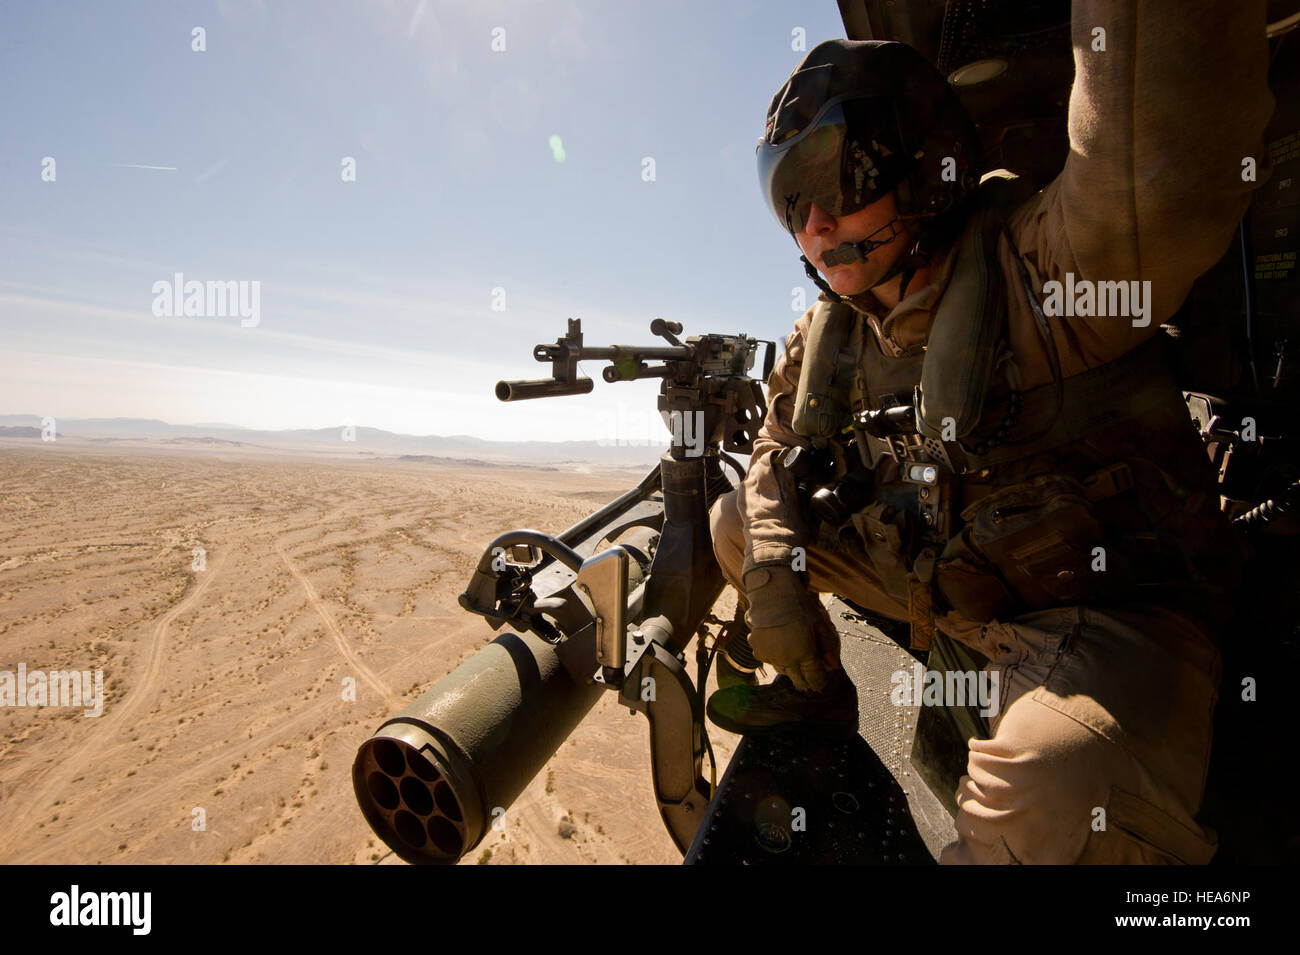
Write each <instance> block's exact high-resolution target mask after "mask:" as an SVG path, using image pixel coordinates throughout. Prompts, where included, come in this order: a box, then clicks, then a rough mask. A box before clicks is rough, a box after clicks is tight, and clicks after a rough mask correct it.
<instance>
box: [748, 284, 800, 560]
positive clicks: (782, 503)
mask: <svg viewBox="0 0 1300 955" xmlns="http://www.w3.org/2000/svg"><path fill="white" fill-rule="evenodd" d="M812 313H813V310H812V309H811V308H810V309H808V311H806V312H804V314H803V317H802V318H800V319H799V320H798V321H796V322H795V323H794V333H793V334H792V335H791V336H790V337H789V338H788V339H786V347H785V352H784V353H783V354H782V355H780V356H779V357H778V358H777V360H776V364H775V365H774V367H773V368H772V377H771V378H769V379H768V387H767V416H766V417H765V418H764V419H763V426H762V427H761V428H759V430H758V435H757V436H756V437H755V439H754V452H753V454H752V455H751V457H750V462H749V472H748V474H746V476H745V480H744V482H743V483H742V484H741V486H740V489H739V492H738V495H737V496H738V498H739V500H738V505H739V507H740V512H741V514H742V515H744V522H745V556H746V558H749V559H750V563H751V564H764V563H767V564H772V563H781V564H785V565H787V566H788V565H789V564H790V563H791V562H792V560H793V553H792V551H793V548H795V547H804V548H807V547H808V546H809V545H810V542H811V540H812V535H811V533H810V532H809V529H808V526H807V524H806V523H805V522H804V520H803V518H802V517H801V516H800V514H799V506H798V501H797V498H796V493H797V492H796V489H795V481H794V478H793V476H791V475H790V474H789V473H788V472H787V471H785V469H784V468H782V467H781V465H780V464H779V463H778V462H777V460H776V458H777V457H778V455H780V454H781V453H782V452H783V451H785V449H786V448H790V447H801V448H809V449H811V448H812V443H811V442H810V441H809V440H808V439H807V438H805V437H803V436H802V435H799V434H796V433H795V431H794V429H793V427H792V426H791V418H792V416H793V415H794V405H795V394H796V393H797V391H798V389H799V371H800V368H801V367H802V361H803V353H804V342H805V341H807V338H808V326H809V324H810V323H811V321H812Z"/></svg>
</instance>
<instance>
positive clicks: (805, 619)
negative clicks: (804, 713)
mask: <svg viewBox="0 0 1300 955" xmlns="http://www.w3.org/2000/svg"><path fill="white" fill-rule="evenodd" d="M742 583H743V584H744V585H745V596H746V598H747V600H748V603H749V609H748V610H747V611H746V612H745V622H746V623H747V624H749V631H750V633H749V644H750V646H752V647H753V648H754V655H755V656H756V657H758V658H759V659H760V660H762V661H763V662H764V663H770V664H771V665H772V666H773V668H774V669H775V670H776V671H777V672H778V673H781V674H783V675H785V676H786V677H788V678H789V679H790V682H791V683H793V684H794V688H795V689H796V690H799V691H800V692H803V693H808V692H817V691H820V690H821V689H823V688H824V687H825V686H826V681H827V679H828V673H829V671H830V670H837V669H839V666H840V638H839V634H838V633H837V632H836V630H835V626H834V624H832V623H831V618H830V614H828V613H827V612H826V608H825V607H823V606H822V603H821V601H820V600H819V599H817V596H816V595H815V594H813V593H812V592H811V591H809V590H808V588H807V587H806V586H804V583H803V580H802V579H801V578H800V577H799V575H798V574H797V573H795V571H794V570H792V569H791V568H790V567H789V566H787V565H785V564H769V565H765V566H762V567H751V568H749V569H748V570H746V571H745V573H744V576H743V578H742Z"/></svg>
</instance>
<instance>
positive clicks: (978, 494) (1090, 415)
mask: <svg viewBox="0 0 1300 955" xmlns="http://www.w3.org/2000/svg"><path fill="white" fill-rule="evenodd" d="M1008 208H1009V204H1008V202H1007V201H1006V199H1005V193H1003V194H1002V195H999V194H998V193H997V192H996V191H994V192H992V193H991V194H990V193H987V192H986V194H985V197H984V201H983V202H982V203H981V205H980V206H979V207H978V208H977V211H976V212H975V213H974V215H973V216H972V221H971V223H970V224H969V225H968V227H967V229H966V230H965V231H964V232H963V235H962V238H961V239H960V240H959V243H958V245H957V248H956V249H955V254H956V256H957V258H956V261H955V262H954V263H953V270H952V275H951V277H950V284H949V285H948V287H947V289H946V290H945V292H944V295H943V296H942V298H941V299H940V301H939V303H938V305H937V306H936V309H935V313H934V316H933V318H932V323H931V328H930V333H929V336H928V338H927V342H926V346H925V348H924V349H920V348H917V349H915V352H916V353H915V354H908V355H904V356H902V357H897V358H895V357H893V356H889V355H886V354H884V353H883V352H882V351H881V349H880V347H879V343H878V341H877V339H876V336H875V334H873V332H872V330H871V329H869V328H866V327H865V322H863V321H862V319H861V316H859V315H858V314H857V313H856V312H855V311H853V310H852V309H851V307H850V306H848V305H844V304H832V303H830V302H827V301H822V302H819V303H818V305H817V307H816V309H815V311H814V314H813V318H812V324H811V326H810V331H809V340H808V345H807V348H806V350H805V356H804V365H803V368H802V371H801V380H800V386H799V393H798V395H797V396H796V405H795V430H797V431H800V432H801V433H804V434H806V435H808V436H809V437H811V438H813V439H814V443H823V444H824V443H826V442H827V439H831V438H833V437H835V436H836V435H839V436H847V434H848V433H849V429H852V434H853V437H854V442H855V444H856V447H857V449H858V452H859V454H860V456H861V459H862V463H863V464H864V465H865V466H866V467H869V468H871V469H872V471H871V487H872V494H871V496H870V501H871V503H870V504H869V505H868V506H867V507H865V508H864V509H863V510H861V511H859V512H857V513H856V514H854V515H853V516H852V519H851V523H852V526H853V528H854V529H855V530H856V532H857V535H858V536H859V537H860V538H861V541H862V544H863V547H864V549H865V551H866V554H867V556H868V557H869V559H870V560H871V563H872V565H873V567H874V568H875V570H876V571H877V572H878V573H879V574H880V576H881V579H882V581H883V584H884V586H885V588H886V590H887V591H888V592H889V593H890V595H891V596H892V597H894V598H895V599H896V600H898V601H899V602H900V603H902V604H903V605H904V606H907V607H908V608H909V616H910V622H911V625H912V647H913V649H918V650H919V649H926V648H928V646H929V643H930V639H931V637H932V635H933V633H934V629H935V625H934V618H935V616H936V615H942V614H945V613H947V612H948V611H950V610H951V611H956V613H957V614H959V615H960V616H961V617H963V618H966V619H967V620H970V621H974V622H977V623H987V622H989V621H991V620H995V619H1001V620H1006V619H1012V618H1014V617H1016V616H1018V615H1020V614H1024V613H1028V612H1031V611H1034V610H1041V609H1045V608H1048V607H1055V606H1068V605H1074V604H1089V605H1123V604H1125V603H1129V602H1132V603H1143V604H1158V605H1164V606H1170V607H1171V608H1173V609H1177V610H1179V611H1180V612H1183V613H1186V614H1189V615H1193V616H1195V617H1196V618H1197V619H1199V620H1201V621H1203V622H1204V623H1205V624H1206V625H1207V629H1209V630H1211V631H1214V630H1216V629H1218V628H1219V627H1221V626H1222V625H1223V624H1224V623H1226V622H1227V619H1228V617H1229V614H1230V612H1231V597H1232V594H1233V592H1234V591H1235V589H1236V586H1237V584H1238V582H1239V574H1240V568H1241V563H1242V561H1243V553H1242V550H1241V545H1240V542H1239V539H1238V538H1237V536H1236V535H1235V533H1234V532H1233V531H1232V528H1231V526H1230V525H1229V523H1228V521H1227V519H1226V517H1225V516H1224V515H1223V514H1222V513H1221V511H1220V509H1219V498H1218V489H1217V481H1216V478H1215V473H1214V470H1213V467H1212V465H1211V463H1210V460H1209V457H1208V455H1207V454H1206V452H1205V450H1204V447H1203V445H1202V443H1201V440H1200V437H1199V433H1198V431H1197V430H1196V428H1195V426H1194V422H1193V421H1192V419H1191V416H1190V414H1189V413H1188V410H1187V406H1186V404H1185V402H1184V399H1183V396H1182V392H1181V391H1180V389H1179V387H1178V384H1177V383H1176V382H1175V381H1174V379H1173V376H1172V373H1171V371H1170V367H1169V361H1168V358H1167V356H1166V353H1165V349H1166V348H1168V347H1169V343H1168V339H1167V336H1165V335H1163V334H1162V333H1160V334H1157V335H1156V336H1154V337H1153V338H1152V339H1151V340H1150V341H1148V342H1147V343H1146V344H1144V345H1142V346H1140V347H1138V348H1136V349H1134V350H1132V351H1131V352H1129V353H1127V354H1125V355H1123V356H1121V357H1120V358H1118V359H1116V360H1115V361H1112V362H1109V363H1107V364H1105V365H1102V366H1099V367H1097V368H1093V369H1090V370H1089V371H1087V372H1084V373H1083V374H1079V375H1075V376H1072V377H1070V378H1062V377H1061V375H1060V368H1059V358H1058V356H1057V355H1056V352H1055V346H1054V343H1053V342H1052V341H1051V331H1050V327H1049V326H1048V324H1047V322H1046V319H1045V318H1044V317H1043V316H1042V314H1041V312H1040V311H1036V312H1035V314H1036V319H1037V321H1038V324H1039V333H1040V335H1043V336H1045V337H1046V344H1047V346H1048V351H1049V355H1050V356H1051V357H1052V359H1053V363H1054V366H1055V371H1056V374H1055V379H1054V381H1053V382H1050V383H1048V384H1045V385H1042V386H1040V387H1037V388H1033V389H1030V390H1027V391H1022V390H1020V389H1019V387H1018V385H1019V380H1018V374H1017V371H1016V367H1015V363H1014V356H1013V355H1012V354H1011V353H1010V350H1009V348H1008V346H1007V344H1006V343H1007V341H1008V340H1009V337H1008V335H1007V319H1008V314H1009V313H1008V309H1007V295H1006V287H1005V284H1004V281H1005V280H1004V277H1003V274H1002V271H1001V267H1000V265H999V263H998V260H997V255H996V252H997V244H998V239H999V237H1000V236H1003V235H1005V238H1006V240H1007V241H1010V240H1011V237H1010V235H1009V234H1007V233H1006V230H1005V225H1004V223H1005V216H1006V210H1007V209H1008ZM1013 249H1014V246H1013ZM1016 255H1017V259H1019V254H1018V253H1017V254H1016ZM1020 278H1021V281H1022V282H1023V283H1024V285H1025V287H1026V292H1027V295H1028V299H1029V302H1030V305H1031V307H1032V308H1034V309H1035V310H1037V308H1038V301H1039V300H1038V296H1037V294H1036V292H1035V290H1034V289H1033V288H1032V287H1030V285H1029V277H1028V275H1027V273H1026V272H1024V271H1023V269H1022V273H1021V276H1020ZM855 324H856V325H857V326H858V328H859V334H858V335H857V336H856V337H857V339H858V341H859V342H860V347H858V348H851V347H849V343H850V341H851V339H852V338H853V337H854V336H853V335H852V334H851V333H852V330H853V327H854V325H855ZM909 406H910V407H911V409H912V411H910V412H909ZM889 408H895V409H896V410H897V411H898V412H899V413H901V414H902V418H900V420H906V421H910V422H911V423H912V424H913V429H912V430H911V431H910V433H909V432H908V431H907V430H906V429H904V430H903V431H902V432H901V433H897V434H885V435H883V436H877V435H874V434H872V433H870V432H871V431H872V430H877V431H878V430H879V428H878V426H876V427H871V426H869V425H870V423H871V420H872V418H873V416H872V415H871V412H880V411H884V410H886V409H889ZM909 415H910V417H909ZM823 530H826V529H825V528H823ZM832 530H834V531H836V532H838V531H839V530H840V529H832ZM837 536H838V533H837ZM823 539H825V537H824V536H823Z"/></svg>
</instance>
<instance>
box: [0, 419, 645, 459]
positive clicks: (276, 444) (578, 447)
mask: <svg viewBox="0 0 1300 955" xmlns="http://www.w3.org/2000/svg"><path fill="white" fill-rule="evenodd" d="M55 424H56V428H57V432H56V433H57V436H58V437H70V438H84V439H87V440H90V441H96V442H112V441H145V442H150V443H157V444H165V445H187V444H188V445H194V446H215V447H232V448H234V447H243V448H247V449H265V450H286V451H310V452H327V453H335V454H372V455H375V456H382V457H397V456H408V457H413V458H419V457H436V458H460V459H465V458H471V459H478V460H482V461H492V462H526V463H533V464H566V463H568V464H572V463H578V464H594V465H602V466H606V467H619V466H631V465H637V466H641V465H650V464H653V463H654V462H655V461H657V460H658V459H659V455H660V454H662V453H663V452H664V451H665V450H667V448H668V440H669V436H668V433H667V431H666V430H665V432H664V440H663V444H662V445H659V446H653V447H652V446H649V445H617V444H602V443H600V442H596V441H485V440H484V439H482V438H474V437H470V436H469V435H463V434H456V435H449V436H443V435H413V434H394V433H393V432H391V431H384V430H381V429H379V428H363V427H357V428H356V429H355V437H356V440H355V441H344V440H343V429H342V428H315V429H305V428H303V429H296V430H292V431H258V430H255V429H253V428H241V427H239V426H237V425H229V424H168V423H167V422H166V421H158V420H155V419H152V418H59V419H57V421H56V423H55ZM0 438H28V439H31V440H35V441H39V440H40V439H41V419H40V418H39V417H38V416H36V415H0Z"/></svg>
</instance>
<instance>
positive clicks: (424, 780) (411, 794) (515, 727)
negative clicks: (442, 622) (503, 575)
mask: <svg viewBox="0 0 1300 955" xmlns="http://www.w3.org/2000/svg"><path fill="white" fill-rule="evenodd" d="M650 487H657V485H652V484H650V482H649V481H648V480H647V481H643V482H642V485H641V486H640V487H639V488H638V489H637V491H636V492H630V494H629V495H625V497H626V498H627V499H626V500H624V499H623V498H620V499H619V500H618V501H613V502H611V503H610V504H609V505H608V506H607V507H606V508H603V509H602V512H603V513H606V520H605V521H603V522H602V523H600V524H599V525H598V526H597V527H596V528H594V529H587V528H586V527H585V525H584V524H578V525H575V526H574V527H573V528H570V529H569V530H568V531H566V532H565V533H564V534H563V535H561V536H562V537H565V538H568V539H569V540H570V541H571V542H573V543H575V544H577V541H576V539H575V538H576V537H577V536H579V535H581V536H582V538H583V541H584V543H583V544H582V545H581V546H582V547H583V549H584V552H585V551H586V550H587V549H589V548H590V547H591V546H593V541H595V540H600V539H603V538H604V537H605V535H606V534H607V533H609V530H610V528H611V526H617V523H618V522H619V521H620V520H624V519H625V518H624V517H623V516H622V515H625V514H626V513H627V511H629V510H630V509H632V508H633V507H634V506H636V502H637V501H638V500H643V499H644V498H645V497H646V495H647V493H648V489H649V488H650ZM659 533H660V532H659V530H658V529H657V528H656V527H650V526H644V525H640V524H638V525H635V526H632V527H630V528H628V529H627V530H625V531H623V532H622V533H621V534H618V535H617V538H616V539H617V542H618V543H619V544H620V545H622V546H623V547H624V549H625V550H628V551H629V552H630V553H632V554H633V555H635V556H636V559H634V560H629V561H626V562H624V563H625V566H624V568H623V570H624V573H625V574H626V582H625V593H626V594H627V595H628V604H629V612H630V613H636V612H637V611H639V608H640V606H641V600H642V599H643V593H642V591H640V590H638V588H640V587H641V585H642V584H643V583H644V581H645V579H646V577H645V574H646V569H647V568H648V567H649V564H650V561H651V560H652V559H653V556H654V552H655V548H656V546H657V544H658V540H659ZM543 573H554V574H556V575H557V576H562V577H563V579H565V580H568V579H571V577H572V573H571V572H570V571H567V570H566V569H565V568H562V567H556V568H554V569H553V570H551V571H544V572H543ZM596 665H597V664H596V628H595V625H594V622H593V623H592V624H590V625H588V626H584V627H582V628H581V629H578V630H577V631H576V632H575V633H573V634H571V635H569V636H568V637H566V639H564V640H563V641H561V642H560V643H549V642H547V641H546V640H543V639H542V638H541V637H539V636H537V635H535V634H533V633H531V632H526V633H515V632H507V633H503V634H501V635H500V636H498V637H497V638H496V639H495V640H493V641H492V642H491V643H489V644H488V645H487V646H485V647H483V648H482V649H481V650H479V651H478V652H477V653H475V654H474V655H473V656H471V657H470V658H469V659H468V660H466V661H465V662H464V663H462V664H461V665H460V666H458V667H457V668H456V669H455V670H453V671H452V672H451V673H449V674H448V675H447V676H445V677H444V678H443V679H442V680H440V681H439V682H438V683H436V684H435V685H434V686H433V688H432V689H430V690H429V691H427V692H426V693H425V694H424V695H422V696H421V697H420V698H419V699H417V700H416V701H415V702H414V703H412V704H411V705H410V706H408V707H406V708H405V709H404V710H402V711H401V712H400V713H398V714H397V715H396V716H393V717H392V718H390V719H388V720H387V721H385V722H384V723H383V725H381V726H380V727H379V729H378V730H376V731H375V733H374V735H373V736H371V737H370V738H369V739H367V740H366V741H365V742H364V743H362V744H361V747H360V749H358V750H357V755H356V760H355V761H354V762H353V764H352V788H353V791H354V792H355V793H356V797H357V803H358V804H359V805H360V807H361V812H362V814H363V815H364V816H365V817H366V821H367V822H368V823H369V824H370V828H371V829H373V830H374V831H375V834H376V835H378V836H379V837H380V838H381V839H383V840H384V842H385V843H387V844H388V845H389V846H390V847H391V848H392V849H393V851H394V852H396V853H397V855H398V856H400V857H401V858H403V859H405V860H406V861H407V862H412V863H434V864H438V863H442V864H449V863H454V862H456V861H458V860H459V859H460V858H461V857H463V856H464V855H465V853H467V852H469V851H470V850H471V849H473V848H474V847H475V846H476V845H478V843H479V842H480V841H482V839H483V837H484V836H485V835H487V833H488V832H489V831H490V830H491V829H492V828H493V827H494V826H496V827H498V828H499V827H501V826H504V825H507V824H508V822H509V820H508V819H506V818H504V816H505V813H506V810H507V809H508V808H509V807H510V805H511V804H512V803H513V802H514V801H515V799H516V798H517V797H518V796H519V794H520V793H521V792H523V791H524V789H525V787H527V785H528V784H529V782H530V781H531V780H532V779H533V778H534V777H535V776H536V775H537V774H538V773H539V772H540V771H541V769H542V767H543V766H545V765H546V762H547V761H548V760H549V759H550V758H551V757H552V756H554V755H555V752H556V750H558V749H559V748H560V745H561V744H562V743H563V742H564V741H565V740H566V739H568V737H569V735H570V734H571V733H572V732H573V731H574V729H575V728H576V727H577V726H578V724H579V723H581V722H582V719H583V717H585V716H586V715H587V713H588V712H590V710H591V708H592V707H593V706H595V704H596V701H597V700H599V699H600V696H601V694H602V693H603V692H604V689H603V687H602V686H601V684H599V683H596V682H594V681H593V680H592V675H593V674H594V672H595V669H596Z"/></svg>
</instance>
